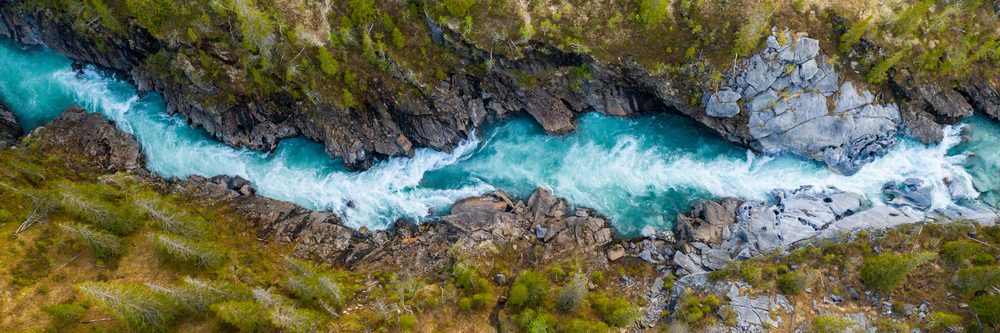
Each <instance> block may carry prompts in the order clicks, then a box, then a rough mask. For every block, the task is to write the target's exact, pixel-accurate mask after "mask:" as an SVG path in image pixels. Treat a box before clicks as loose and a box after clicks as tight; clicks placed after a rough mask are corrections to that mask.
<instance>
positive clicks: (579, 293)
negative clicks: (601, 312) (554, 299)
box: [558, 272, 587, 312]
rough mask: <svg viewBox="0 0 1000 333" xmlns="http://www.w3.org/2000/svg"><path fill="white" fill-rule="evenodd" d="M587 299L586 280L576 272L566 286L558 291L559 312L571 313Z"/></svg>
mask: <svg viewBox="0 0 1000 333" xmlns="http://www.w3.org/2000/svg"><path fill="white" fill-rule="evenodd" d="M586 299H587V278H585V277H584V276H583V274H581V273H579V272H577V273H576V274H574V275H573V279H572V280H570V281H569V283H568V284H566V286H564V287H563V288H562V289H561V290H559V300H558V302H559V303H558V306H559V310H562V311H566V312H573V311H575V310H576V309H577V308H579V307H580V306H581V305H583V302H584V301H586Z"/></svg>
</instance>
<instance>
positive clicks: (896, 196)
mask: <svg viewBox="0 0 1000 333" xmlns="http://www.w3.org/2000/svg"><path fill="white" fill-rule="evenodd" d="M932 190H933V188H932V185H930V184H927V183H925V182H924V181H923V180H920V179H917V178H907V179H906V180H904V181H903V182H901V183H894V182H890V183H886V184H885V185H884V186H882V193H884V194H885V195H887V196H888V197H889V199H890V200H889V203H891V204H894V205H898V206H912V207H916V208H918V209H921V210H925V209H928V208H930V207H931V204H933V203H934V202H933V201H934V198H933V195H932V193H931V191H932Z"/></svg>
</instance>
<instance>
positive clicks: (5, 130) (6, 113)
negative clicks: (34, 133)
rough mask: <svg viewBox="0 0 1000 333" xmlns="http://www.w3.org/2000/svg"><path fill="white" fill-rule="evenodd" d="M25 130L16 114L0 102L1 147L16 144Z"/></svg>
mask: <svg viewBox="0 0 1000 333" xmlns="http://www.w3.org/2000/svg"><path fill="white" fill-rule="evenodd" d="M23 132H24V131H23V130H22V129H21V126H20V125H18V123H17V119H15V118H14V114H13V113H10V110H7V107H6V106H4V105H3V103H0V149H3V148H7V147H10V146H12V145H14V144H16V143H17V141H18V140H19V139H20V138H21V135H22V134H23Z"/></svg>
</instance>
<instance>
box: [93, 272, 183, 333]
mask: <svg viewBox="0 0 1000 333" xmlns="http://www.w3.org/2000/svg"><path fill="white" fill-rule="evenodd" d="M77 289H78V290H79V291H80V293H82V294H83V295H84V296H85V297H86V298H87V299H89V300H91V301H93V302H94V303H97V304H100V305H101V306H103V307H104V308H105V309H107V310H108V312H110V313H111V315H112V316H114V317H115V319H117V320H118V321H119V322H121V323H122V324H124V325H126V326H128V327H129V328H131V329H133V330H135V331H139V332H163V331H166V330H167V328H169V327H170V325H171V324H172V323H173V321H174V320H175V319H176V318H177V314H178V313H177V308H176V306H175V304H173V303H172V302H171V301H170V299H169V298H167V297H164V296H163V295H162V294H160V293H156V292H153V291H151V290H149V288H146V287H144V286H140V285H133V284H124V283H110V282H108V283H101V282H87V283H83V284H80V285H78V286H77Z"/></svg>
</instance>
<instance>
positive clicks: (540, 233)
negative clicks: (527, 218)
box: [535, 225, 549, 240]
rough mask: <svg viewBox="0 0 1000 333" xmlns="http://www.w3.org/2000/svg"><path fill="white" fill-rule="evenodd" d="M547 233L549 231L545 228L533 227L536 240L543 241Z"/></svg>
mask: <svg viewBox="0 0 1000 333" xmlns="http://www.w3.org/2000/svg"><path fill="white" fill-rule="evenodd" d="M548 231H549V230H548V229H546V228H545V227H543V226H540V225H536V226H535V238H538V240H543V239H545V234H546V233H548Z"/></svg>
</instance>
